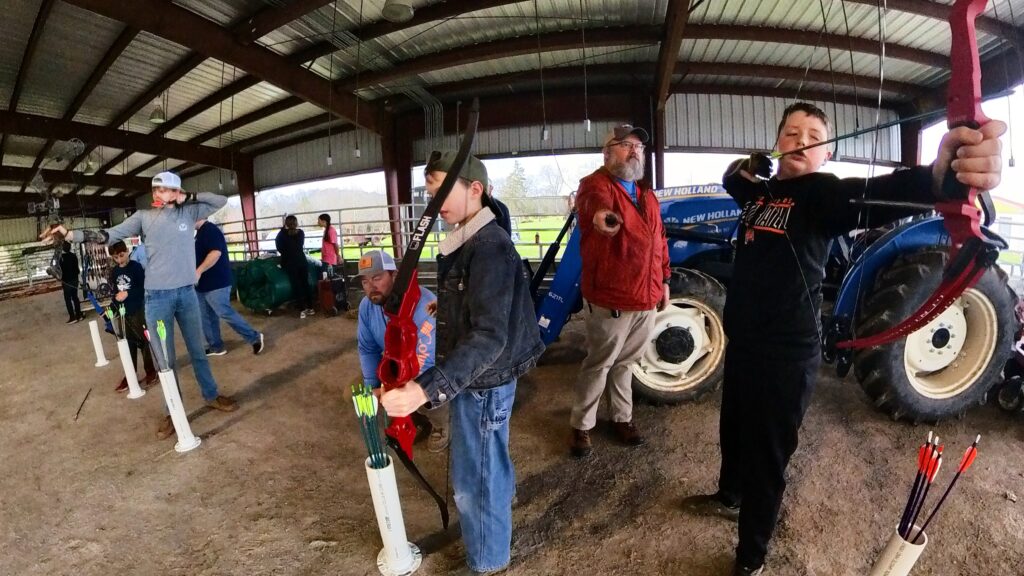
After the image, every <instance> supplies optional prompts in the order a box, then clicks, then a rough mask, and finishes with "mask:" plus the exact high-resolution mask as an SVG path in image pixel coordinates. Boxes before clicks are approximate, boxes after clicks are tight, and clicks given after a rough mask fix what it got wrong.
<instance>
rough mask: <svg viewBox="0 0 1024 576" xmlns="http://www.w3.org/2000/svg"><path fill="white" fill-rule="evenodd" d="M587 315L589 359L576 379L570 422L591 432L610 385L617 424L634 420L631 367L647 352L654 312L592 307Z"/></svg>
mask: <svg viewBox="0 0 1024 576" xmlns="http://www.w3.org/2000/svg"><path fill="white" fill-rule="evenodd" d="M589 306H590V313H589V315H588V316H587V321H586V331H587V357H586V358H585V359H584V360H583V364H582V365H581V366H580V374H579V377H578V378H577V380H576V399H575V402H574V403H573V407H572V416H571V417H570V419H569V423H570V424H571V425H572V427H573V428H575V429H577V430H590V429H591V428H593V427H594V425H595V424H596V423H597V406H598V404H599V403H600V402H601V395H602V394H604V391H605V388H606V385H608V386H610V389H609V394H608V396H609V409H610V410H609V411H610V412H611V418H612V421H613V422H630V421H632V419H633V374H632V372H631V370H630V366H632V364H633V363H634V362H636V360H637V358H639V357H640V354H641V353H642V352H643V349H644V346H646V345H647V340H648V338H650V334H651V330H653V329H654V318H655V316H656V314H657V312H655V311H654V310H645V311H642V312H625V311H624V312H621V313H620V315H619V317H618V318H613V317H612V312H611V310H608V309H605V308H601V307H600V306H595V305H592V304H591V305H589Z"/></svg>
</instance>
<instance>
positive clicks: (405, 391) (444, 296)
mask: <svg viewBox="0 0 1024 576" xmlns="http://www.w3.org/2000/svg"><path fill="white" fill-rule="evenodd" d="M454 159H455V153H454V152H444V153H441V152H434V153H432V154H431V157H430V159H429V161H428V162H427V166H426V169H425V174H426V183H427V192H428V193H429V194H430V195H431V196H433V195H434V194H436V193H437V190H438V188H440V186H441V182H442V181H443V180H444V177H445V175H446V174H447V173H448V170H449V169H450V168H451V165H452V163H453V161H454ZM459 176H460V177H459V179H458V181H457V182H456V183H455V187H454V188H453V189H452V191H451V193H450V194H449V196H448V198H447V199H446V200H445V202H444V205H443V206H442V207H441V211H440V216H441V218H443V219H444V221H445V223H447V224H448V225H449V226H450V227H451V229H450V232H448V234H447V235H446V236H445V239H444V240H443V241H442V242H441V244H440V246H439V249H440V256H439V257H438V273H437V274H438V290H437V297H438V306H437V340H436V342H437V344H436V345H437V349H436V360H435V364H434V366H433V367H432V368H429V369H428V370H426V371H425V372H424V373H423V374H420V375H419V377H418V378H417V379H416V380H415V381H411V382H409V383H408V384H406V385H405V386H403V387H401V388H395V389H392V390H389V391H388V392H385V393H384V394H383V396H382V397H381V404H382V405H383V406H384V409H385V410H387V413H388V414H389V415H391V416H405V415H408V414H411V413H413V412H414V411H415V410H416V409H417V408H419V407H420V406H422V405H424V404H429V405H430V407H431V408H435V407H437V406H440V405H442V404H445V403H447V402H451V404H450V407H451V408H450V414H451V448H450V449H451V451H452V459H451V474H452V487H453V488H454V490H455V505H456V506H457V507H458V509H459V515H460V517H461V519H460V526H461V527H462V539H463V541H464V542H465V545H466V564H467V566H468V569H469V570H470V571H471V572H472V573H474V574H490V573H493V572H497V571H500V570H503V569H504V568H505V567H507V566H508V564H509V562H510V560H511V542H512V496H513V494H514V493H515V471H514V470H513V467H512V458H511V457H510V455H509V448H508V440H509V420H510V418H511V414H512V403H513V402H514V401H515V392H516V380H517V379H518V378H519V377H520V376H522V375H523V374H525V373H526V372H527V371H528V370H529V369H530V368H532V367H533V366H534V365H536V363H537V359H538V358H539V357H540V355H541V353H543V351H544V344H543V343H542V342H541V340H540V332H539V331H538V330H537V322H536V317H535V313H534V310H533V301H532V299H531V298H530V293H529V285H530V279H529V278H528V277H527V275H526V269H525V267H524V266H523V262H522V260H521V259H520V258H519V254H518V253H517V252H516V249H515V246H514V245H513V244H512V240H511V238H510V237H509V234H508V231H507V230H505V229H503V228H502V227H501V226H499V224H498V222H497V221H496V220H495V217H496V216H499V217H500V216H502V214H500V212H502V211H501V207H500V206H499V205H497V204H496V203H495V202H494V200H493V199H492V198H491V197H490V194H489V193H488V184H487V170H486V168H484V165H483V163H482V162H480V160H478V159H476V158H474V157H472V156H470V157H469V159H468V160H467V161H466V165H465V167H464V168H463V169H462V171H461V172H460V173H459ZM484 208H487V209H486V210H485V209H484Z"/></svg>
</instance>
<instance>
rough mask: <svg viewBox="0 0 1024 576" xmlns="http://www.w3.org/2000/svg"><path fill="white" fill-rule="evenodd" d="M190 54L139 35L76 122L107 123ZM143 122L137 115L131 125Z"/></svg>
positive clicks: (143, 33) (158, 39) (150, 36)
mask: <svg viewBox="0 0 1024 576" xmlns="http://www.w3.org/2000/svg"><path fill="white" fill-rule="evenodd" d="M94 18H95V16H94ZM189 54H190V52H189V50H188V49H187V48H184V47H182V46H179V45H177V44H173V43H171V42H168V41H166V40H164V39H162V38H159V37H157V36H153V35H152V34H149V33H146V32H140V33H139V35H138V36H136V37H135V40H133V41H132V43H131V44H129V45H128V48H126V49H125V51H124V52H123V53H122V54H121V57H120V58H118V59H117V61H116V62H114V64H113V65H112V66H111V67H110V70H108V71H107V74H106V75H105V76H104V77H103V80H101V81H100V83H99V84H98V85H97V86H96V89H95V90H93V91H92V94H91V95H90V96H89V99H88V100H86V102H85V105H84V106H83V107H82V110H81V111H80V112H79V113H78V116H76V120H79V121H81V122H89V123H91V124H103V125H106V124H108V123H110V122H111V121H112V120H113V119H114V118H115V117H116V116H117V115H118V114H119V113H120V112H121V111H122V110H123V109H124V108H126V107H127V106H128V104H129V103H131V102H132V101H134V100H135V99H136V98H138V97H139V96H141V95H142V94H143V93H144V92H145V91H146V90H147V89H149V87H150V86H152V85H153V84H155V83H156V81H157V80H159V79H160V78H162V77H163V76H164V75H166V74H167V72H169V71H170V70H171V69H172V68H174V67H175V66H176V65H178V64H179V63H180V62H181V61H182V60H183V59H184V58H186V57H187V56H188V55H189ZM147 114H148V113H147ZM140 115H141V114H140ZM143 122H144V120H142V119H140V118H139V117H138V116H136V118H135V119H133V120H132V121H131V124H134V125H135V126H136V127H137V126H141V125H142V123H143ZM136 130H137V128H136Z"/></svg>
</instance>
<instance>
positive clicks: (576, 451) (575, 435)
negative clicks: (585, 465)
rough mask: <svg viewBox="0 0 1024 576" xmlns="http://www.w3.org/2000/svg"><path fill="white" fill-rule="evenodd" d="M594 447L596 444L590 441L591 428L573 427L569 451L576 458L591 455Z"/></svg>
mask: <svg viewBox="0 0 1024 576" xmlns="http://www.w3.org/2000/svg"><path fill="white" fill-rule="evenodd" d="M593 449H594V445H593V444H591V443H590V430H577V429H575V428H573V429H572V441H571V442H569V453H571V454H572V455H573V456H575V457H576V458H583V457H585V456H589V455H590V452H591V451H592V450H593Z"/></svg>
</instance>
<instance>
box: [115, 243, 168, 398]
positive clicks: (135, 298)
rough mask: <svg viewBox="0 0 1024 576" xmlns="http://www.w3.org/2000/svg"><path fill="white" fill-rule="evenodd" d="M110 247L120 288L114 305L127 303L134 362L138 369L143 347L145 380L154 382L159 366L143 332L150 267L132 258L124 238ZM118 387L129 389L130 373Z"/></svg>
mask: <svg viewBox="0 0 1024 576" xmlns="http://www.w3.org/2000/svg"><path fill="white" fill-rule="evenodd" d="M109 251H110V257H111V258H113V259H114V264H115V266H114V268H113V270H111V271H110V285H111V286H113V287H114V288H115V289H116V290H117V292H115V293H114V301H113V302H111V303H110V305H111V306H115V305H116V306H118V307H119V306H120V305H124V313H125V322H124V324H125V340H127V341H128V351H129V352H130V353H131V357H132V365H133V366H135V369H136V370H138V369H139V364H138V361H137V360H136V358H137V357H138V354H137V353H136V351H138V350H142V364H143V366H145V368H146V377H145V379H144V380H143V384H153V383H155V382H156V381H157V375H156V368H155V367H154V366H153V357H152V355H150V353H149V346H148V345H146V337H145V335H144V334H143V330H144V329H145V324H146V309H145V292H146V270H145V269H144V268H143V267H142V265H141V264H139V263H138V262H136V261H134V260H130V259H129V258H128V246H126V245H125V243H124V242H120V241H118V242H114V243H113V244H111V246H110V250H109ZM114 390H115V391H117V392H126V391H127V390H128V377H127V376H125V377H124V378H121V382H120V383H119V384H118V385H117V387H116V388H114Z"/></svg>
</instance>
